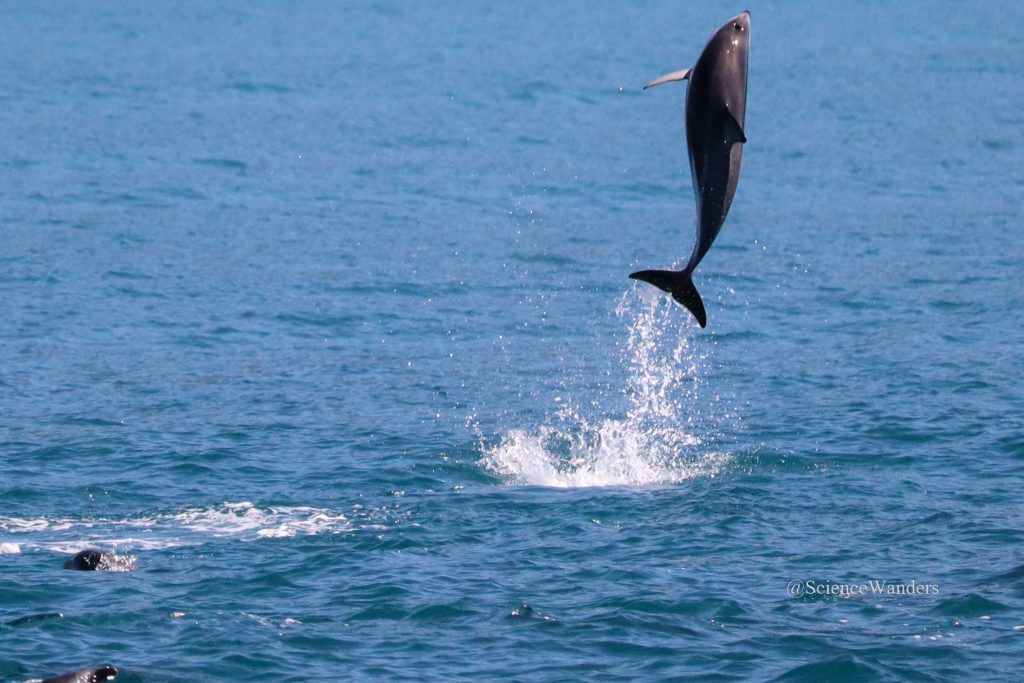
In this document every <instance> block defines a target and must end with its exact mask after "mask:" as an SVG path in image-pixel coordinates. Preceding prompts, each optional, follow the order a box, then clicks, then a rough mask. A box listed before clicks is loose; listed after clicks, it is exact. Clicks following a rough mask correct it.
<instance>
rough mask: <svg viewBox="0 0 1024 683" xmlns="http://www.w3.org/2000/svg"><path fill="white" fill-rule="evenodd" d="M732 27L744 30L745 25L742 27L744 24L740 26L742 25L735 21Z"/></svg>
mask: <svg viewBox="0 0 1024 683" xmlns="http://www.w3.org/2000/svg"><path fill="white" fill-rule="evenodd" d="M732 27H733V28H734V29H736V30H737V31H742V30H743V27H742V26H740V25H739V23H738V22H735V21H734V22H733V23H732Z"/></svg>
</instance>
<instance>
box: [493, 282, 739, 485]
mask: <svg viewBox="0 0 1024 683" xmlns="http://www.w3.org/2000/svg"><path fill="white" fill-rule="evenodd" d="M676 309H678V307H677V306H676V304H674V303H673V302H672V301H671V299H670V298H669V297H666V296H664V295H662V294H661V293H660V292H655V291H654V290H653V289H651V288H634V289H632V290H630V291H629V292H627V293H626V294H625V295H623V297H622V299H621V300H620V301H619V305H618V307H617V308H616V311H615V312H616V315H617V316H618V317H619V318H621V319H623V320H625V321H626V323H627V325H628V329H629V336H628V339H627V342H626V345H625V348H624V353H623V356H624V357H623V362H624V363H625V364H626V365H627V366H628V377H627V380H626V386H625V388H624V393H625V397H626V399H627V401H628V409H627V410H626V414H625V417H624V418H601V419H597V420H588V419H587V418H586V417H585V416H583V415H582V414H581V413H580V411H579V410H578V409H577V408H575V407H574V406H573V404H572V403H570V404H569V405H565V406H562V407H560V409H559V410H558V411H557V413H556V414H555V418H556V420H557V421H558V424H557V425H556V426H550V425H548V426H542V427H540V428H539V429H538V430H536V431H534V432H530V431H527V430H523V429H513V430H510V431H509V432H508V433H506V434H505V435H504V436H503V437H501V439H500V440H499V442H498V443H497V444H496V445H488V444H486V443H481V450H482V451H483V459H482V464H483V466H484V467H485V468H486V469H487V470H488V471H490V472H492V473H494V474H496V475H499V476H501V477H503V478H505V479H507V480H509V481H511V482H514V483H519V484H532V485H539V486H552V487H577V486H644V485H657V484H671V483H676V482H680V481H683V480H685V479H689V478H691V477H697V476H715V475H716V474H717V473H718V472H719V471H720V470H721V469H722V467H723V466H724V465H725V463H727V462H728V460H729V456H728V454H725V453H719V452H714V451H713V450H711V449H710V448H709V446H708V444H705V443H704V442H703V441H702V439H701V438H699V437H698V436H697V435H696V434H695V432H696V426H697V425H700V426H701V427H702V428H704V429H705V432H706V431H707V429H706V428H707V427H708V425H709V421H711V422H713V419H712V418H713V416H711V415H709V414H707V413H706V411H704V410H703V409H702V408H701V406H702V396H701V391H700V388H701V387H700V383H701V372H702V370H703V367H704V361H705V358H704V357H703V356H702V355H701V354H699V353H698V352H696V351H695V350H694V349H693V348H691V343H690V336H689V325H690V321H689V319H688V317H687V316H686V315H683V313H685V312H683V311H681V310H676Z"/></svg>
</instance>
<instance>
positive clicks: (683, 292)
mask: <svg viewBox="0 0 1024 683" xmlns="http://www.w3.org/2000/svg"><path fill="white" fill-rule="evenodd" d="M630 277H631V278H633V279H634V280H643V281H644V282H650V283H651V284H652V285H654V286H655V287H657V288H658V289H661V290H663V291H666V292H670V293H671V294H672V298H673V299H675V300H676V301H678V302H679V303H681V304H682V305H683V306H685V307H686V310H688V311H689V312H690V313H693V317H695V318H696V319H697V322H698V323H700V326H701V327H705V326H707V324H708V316H707V314H706V313H705V312H704V302H703V301H701V299H700V293H699V292H697V287H695V286H694V284H693V277H692V274H691V273H690V272H688V271H685V270H680V271H675V270H641V271H639V272H636V273H633V274H632V275H630Z"/></svg>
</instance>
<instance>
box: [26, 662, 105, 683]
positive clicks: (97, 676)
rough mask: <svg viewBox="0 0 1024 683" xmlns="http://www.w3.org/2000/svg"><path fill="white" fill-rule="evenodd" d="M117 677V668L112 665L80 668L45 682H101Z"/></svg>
mask: <svg viewBox="0 0 1024 683" xmlns="http://www.w3.org/2000/svg"><path fill="white" fill-rule="evenodd" d="M115 678H117V669H115V668H114V667H112V666H101V667H100V668H98V669H79V670H78V671H71V672H69V673H66V674H61V675H60V676H54V677H53V678H47V679H46V680H45V681H43V683H100V682H101V681H112V680H114V679H115Z"/></svg>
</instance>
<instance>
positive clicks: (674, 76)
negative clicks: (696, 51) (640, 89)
mask: <svg viewBox="0 0 1024 683" xmlns="http://www.w3.org/2000/svg"><path fill="white" fill-rule="evenodd" d="M689 77H690V70H689V69H680V70H679V71H673V72H672V73H670V74H665V75H664V76H658V77H657V78H655V79H654V80H653V81H651V82H650V83H648V84H647V85H645V86H644V90H647V89H648V88H653V87H654V86H656V85H661V84H662V83H671V82H672V81H685V80H686V79H687V78H689Z"/></svg>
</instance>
